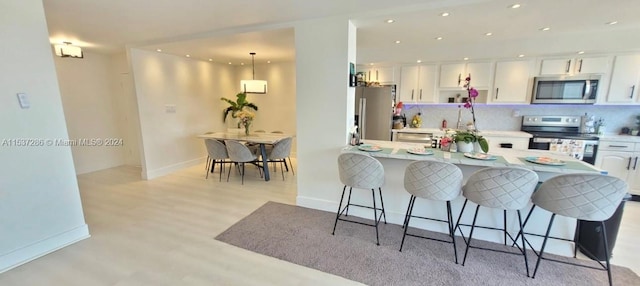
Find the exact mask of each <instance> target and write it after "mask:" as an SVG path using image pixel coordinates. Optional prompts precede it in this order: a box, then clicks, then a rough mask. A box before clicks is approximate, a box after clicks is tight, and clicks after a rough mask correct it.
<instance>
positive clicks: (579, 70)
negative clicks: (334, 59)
mask: <svg viewBox="0 0 640 286" xmlns="http://www.w3.org/2000/svg"><path fill="white" fill-rule="evenodd" d="M578 72H582V59H581V60H580V67H578Z"/></svg>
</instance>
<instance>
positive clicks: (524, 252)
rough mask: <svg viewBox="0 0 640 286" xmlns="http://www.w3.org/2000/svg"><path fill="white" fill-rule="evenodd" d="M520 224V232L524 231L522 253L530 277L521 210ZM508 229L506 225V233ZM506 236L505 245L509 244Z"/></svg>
mask: <svg viewBox="0 0 640 286" xmlns="http://www.w3.org/2000/svg"><path fill="white" fill-rule="evenodd" d="M505 221H506V219H505ZM518 224H520V233H522V236H521V238H522V255H524V267H525V268H526V269H527V277H529V261H528V260H527V245H526V244H525V241H524V225H523V224H522V216H521V215H520V210H518ZM506 229H507V226H506V225H505V233H506ZM506 239H507V238H506V236H505V241H504V245H507V241H506ZM514 241H515V240H514Z"/></svg>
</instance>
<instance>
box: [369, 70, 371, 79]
mask: <svg viewBox="0 0 640 286" xmlns="http://www.w3.org/2000/svg"><path fill="white" fill-rule="evenodd" d="M369 81H371V71H369Z"/></svg>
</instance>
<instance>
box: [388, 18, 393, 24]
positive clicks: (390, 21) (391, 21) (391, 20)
mask: <svg viewBox="0 0 640 286" xmlns="http://www.w3.org/2000/svg"><path fill="white" fill-rule="evenodd" d="M393 22H395V20H393V19H389V20H387V23H389V24H391V23H393Z"/></svg>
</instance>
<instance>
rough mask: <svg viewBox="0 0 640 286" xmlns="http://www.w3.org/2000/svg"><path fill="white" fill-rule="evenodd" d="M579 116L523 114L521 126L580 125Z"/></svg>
mask: <svg viewBox="0 0 640 286" xmlns="http://www.w3.org/2000/svg"><path fill="white" fill-rule="evenodd" d="M581 118H582V117H580V116H538V115H535V116H533V115H525V116H523V117H522V126H561V127H580V123H581Z"/></svg>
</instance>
